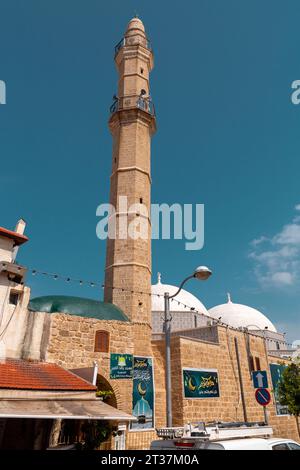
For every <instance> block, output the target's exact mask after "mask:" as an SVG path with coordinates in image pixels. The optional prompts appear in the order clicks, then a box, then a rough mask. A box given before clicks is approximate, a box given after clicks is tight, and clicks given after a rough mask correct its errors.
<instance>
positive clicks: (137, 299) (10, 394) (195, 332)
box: [0, 18, 298, 449]
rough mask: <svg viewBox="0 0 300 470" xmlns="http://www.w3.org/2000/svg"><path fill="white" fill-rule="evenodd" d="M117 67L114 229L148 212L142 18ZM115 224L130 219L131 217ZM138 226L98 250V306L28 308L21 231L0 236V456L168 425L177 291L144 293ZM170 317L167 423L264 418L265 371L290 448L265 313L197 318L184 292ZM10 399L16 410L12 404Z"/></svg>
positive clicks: (33, 303) (144, 444) (138, 434)
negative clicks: (94, 428)
mask: <svg viewBox="0 0 300 470" xmlns="http://www.w3.org/2000/svg"><path fill="white" fill-rule="evenodd" d="M115 64H116V67H117V71H118V76H119V77H118V90H117V94H116V96H115V99H114V103H113V105H112V107H111V109H110V111H111V114H110V118H109V128H110V131H111V134H112V140H113V152H112V172H111V185H110V203H111V204H113V205H114V207H116V213H115V224H116V227H117V229H118V227H119V224H120V220H121V218H122V215H124V213H123V211H122V208H121V207H120V205H119V197H120V196H123V195H126V196H127V198H128V206H130V205H131V204H145V205H146V206H147V208H148V209H150V204H151V183H152V180H151V138H152V136H153V134H154V133H155V131H156V116H155V109H154V105H153V102H152V99H151V94H150V73H151V70H152V68H153V65H154V62H153V51H152V49H151V45H150V42H149V40H148V38H147V36H146V32H145V27H144V25H143V23H142V21H141V20H140V19H139V18H133V19H132V20H131V21H130V22H129V24H128V26H127V29H126V31H125V35H124V37H123V38H122V40H121V41H120V42H119V43H118V44H117V46H116V48H115ZM139 215H140V217H145V216H144V215H143V214H142V213H140V214H139ZM126 216H127V217H128V219H129V220H131V217H133V216H136V213H135V214H132V213H127V214H126ZM146 224H147V230H148V234H149V236H148V238H147V239H140V238H138V239H131V238H129V239H125V238H122V237H120V238H116V239H108V240H107V252H106V266H105V289H104V301H96V300H91V299H86V298H81V297H68V296H53V295H51V296H43V297H38V298H32V299H31V300H30V301H29V298H30V289H29V288H28V287H26V286H25V284H24V276H25V273H26V268H24V267H22V266H20V265H18V264H17V261H16V254H17V253H16V251H17V248H18V247H19V246H21V245H22V244H23V243H25V242H27V241H28V239H27V237H26V236H25V235H24V228H25V224H24V222H23V221H21V222H20V223H19V224H18V225H17V227H16V229H15V231H10V230H7V229H4V228H0V256H1V258H0V309H1V322H0V356H1V357H0V370H3V371H4V372H3V374H2V375H0V397H1V398H2V399H4V398H5V400H6V409H5V411H4V410H3V409H2V408H1V406H0V448H3V447H4V448H5V446H6V448H7V447H8V448H18V446H19V448H22V446H23V448H28V446H31V447H32V448H40V449H43V448H47V447H55V446H58V445H60V444H63V443H71V442H76V441H78V440H80V436H81V423H82V421H84V419H94V420H97V421H99V422H100V424H101V423H103V426H109V427H110V431H111V432H110V433H109V435H108V436H107V440H106V441H105V442H104V443H102V444H101V448H112V449H124V448H126V449H148V448H149V446H150V442H151V441H152V440H153V439H155V438H156V432H155V429H156V428H159V427H163V426H166V363H165V334H164V325H163V314H164V294H165V292H168V293H169V294H170V295H172V294H174V293H175V292H176V291H177V289H178V288H177V287H176V286H173V285H169V284H163V283H162V279H161V275H160V274H159V275H158V280H157V283H156V284H154V285H151V276H152V270H151V236H150V230H151V223H150V219H148V218H147V217H146ZM171 314H172V334H171V404H172V415H173V422H172V424H173V425H174V426H182V425H183V424H186V423H188V422H190V421H215V420H216V421H263V420H264V413H263V408H262V407H261V406H260V405H259V404H258V403H257V402H256V400H255V389H254V387H253V383H252V371H254V370H265V371H267V377H268V387H269V389H271V390H273V395H272V402H271V403H270V405H268V420H269V423H270V425H271V426H272V427H273V430H274V433H275V435H278V436H281V437H289V438H294V439H297V438H298V436H297V426H296V423H295V419H294V417H292V416H290V415H289V414H288V413H287V410H286V409H285V408H284V407H282V406H281V405H280V403H279V402H278V396H277V392H276V390H277V389H276V387H277V386H278V381H279V380H280V374H281V373H282V368H283V367H284V365H283V363H286V364H287V363H289V357H290V356H291V351H289V350H288V346H287V344H286V341H285V338H284V335H283V334H281V333H279V332H277V331H276V328H275V326H274V325H273V324H272V322H271V321H270V320H269V319H268V318H267V317H266V316H265V315H264V314H263V313H261V312H259V311H258V310H256V309H254V308H252V307H248V306H246V305H242V304H238V303H234V302H232V301H231V298H230V296H228V301H227V303H225V304H222V305H218V306H215V307H213V308H211V309H206V307H205V306H204V305H203V303H202V302H201V301H200V300H199V299H198V298H197V297H195V296H194V295H192V294H191V293H189V292H188V291H186V290H184V289H183V290H181V292H180V293H179V294H178V296H176V297H175V298H174V299H173V302H171ZM1 367H2V369H1ZM29 369H30V370H29ZM12 370H13V371H14V374H15V376H17V375H19V376H20V377H22V380H19V381H18V387H17V386H16V385H15V386H14V383H13V381H9V380H8V378H7V377H8V376H9V373H11V371H12ZM41 371H42V372H41ZM43 371H44V372H43ZM49 371H50V372H49ZM5 374H6V375H5ZM4 377H6V379H5V380H4ZM29 378H30V380H29ZM96 392H97V395H98V396H99V395H100V396H102V400H101V399H99V398H97V399H96V397H95V393H96ZM20 396H22V397H23V402H22V403H23V404H22V406H23V408H20V405H16V400H17V398H18V397H20ZM71 399H72V400H73V401H72V403H73V405H71V404H70V400H71ZM37 400H39V403H40V405H39V406H42V407H43V409H41V413H40V414H37V412H36V411H34V410H35V409H36V406H37ZM87 401H88V404H87ZM41 403H42V405H41ZM24 420H25V421H26V420H27V421H26V422H29V421H30V423H31V424H30V425H31V426H35V425H36V422H37V421H38V422H39V425H38V427H37V428H36V432H35V434H38V436H39V438H38V439H36V440H35V441H34V442H31V443H28V442H27V441H26V443H25V442H23V441H22V439H21V437H20V438H19V439H18V440H17V441H16V440H15V439H12V438H11V436H12V433H13V429H14V426H19V424H20V422H22V423H23V424H24ZM45 421H46V422H47V425H45ZM18 423H19V424H18ZM66 423H67V424H68V425H67V424H66ZM19 427H20V426H19ZM18 429H19V428H18ZM28 429H29V428H28ZM31 429H33V428H31ZM37 430H38V431H39V432H38V433H37ZM14 446H15V447H14Z"/></svg>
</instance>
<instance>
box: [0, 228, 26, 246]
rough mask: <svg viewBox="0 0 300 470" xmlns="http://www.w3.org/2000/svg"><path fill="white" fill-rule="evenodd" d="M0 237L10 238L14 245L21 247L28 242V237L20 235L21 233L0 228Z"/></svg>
mask: <svg viewBox="0 0 300 470" xmlns="http://www.w3.org/2000/svg"><path fill="white" fill-rule="evenodd" d="M0 237H4V238H11V239H12V240H14V242H15V244H16V245H22V244H23V243H26V242H27V241H28V237H26V236H25V235H22V234H21V233H17V232H14V231H12V230H8V229H7V228H4V227H0Z"/></svg>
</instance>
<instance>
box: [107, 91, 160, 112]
mask: <svg viewBox="0 0 300 470" xmlns="http://www.w3.org/2000/svg"><path fill="white" fill-rule="evenodd" d="M132 108H138V109H141V110H143V111H145V112H146V113H149V114H151V115H152V116H155V108H154V104H153V102H152V100H151V98H149V97H147V98H145V97H144V96H143V95H140V96H137V95H133V96H124V97H123V98H116V99H115V100H114V102H113V104H112V105H111V107H110V113H111V114H114V113H116V112H117V111H122V110H125V109H132Z"/></svg>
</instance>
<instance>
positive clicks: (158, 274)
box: [157, 273, 161, 284]
mask: <svg viewBox="0 0 300 470" xmlns="http://www.w3.org/2000/svg"><path fill="white" fill-rule="evenodd" d="M157 284H161V274H160V273H157Z"/></svg>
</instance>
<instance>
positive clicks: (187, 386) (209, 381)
mask: <svg viewBox="0 0 300 470" xmlns="http://www.w3.org/2000/svg"><path fill="white" fill-rule="evenodd" d="M182 373H183V387H184V398H218V397H219V396H220V391H219V379H218V371H217V370H216V369H211V370H210V369H183V370H182Z"/></svg>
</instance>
